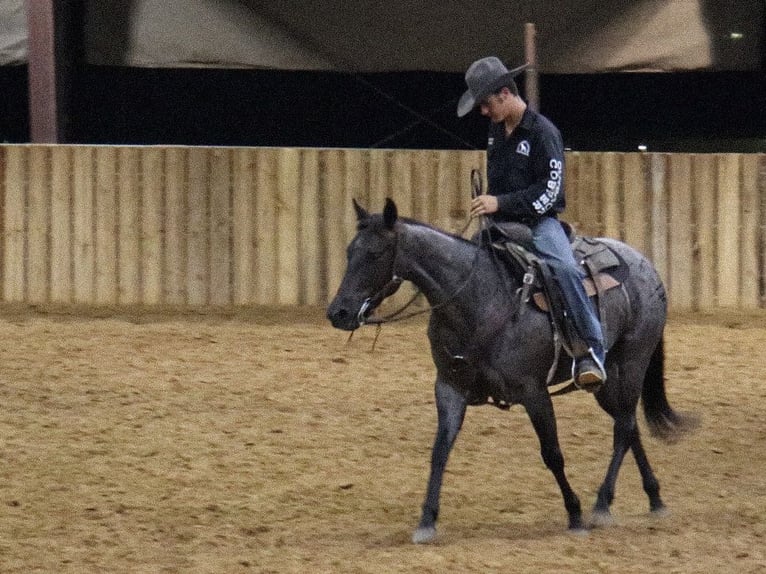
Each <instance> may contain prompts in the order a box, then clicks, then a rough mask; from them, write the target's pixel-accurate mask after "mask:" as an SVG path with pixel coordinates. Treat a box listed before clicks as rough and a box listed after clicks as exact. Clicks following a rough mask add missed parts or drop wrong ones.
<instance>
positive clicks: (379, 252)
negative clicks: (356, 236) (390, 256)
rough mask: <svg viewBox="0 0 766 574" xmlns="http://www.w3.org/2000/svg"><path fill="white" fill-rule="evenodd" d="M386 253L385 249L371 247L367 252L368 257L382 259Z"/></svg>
mask: <svg viewBox="0 0 766 574" xmlns="http://www.w3.org/2000/svg"><path fill="white" fill-rule="evenodd" d="M385 254H386V250H385V249H370V250H369V251H368V252H367V257H369V258H370V259H380V258H381V257H383V255H385Z"/></svg>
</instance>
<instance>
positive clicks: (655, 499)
mask: <svg viewBox="0 0 766 574" xmlns="http://www.w3.org/2000/svg"><path fill="white" fill-rule="evenodd" d="M631 449H632V450H633V456H634V458H635V459H636V464H637V465H638V470H639V472H640V473H641V482H642V484H643V487H644V492H646V495H647V496H648V497H649V510H651V511H652V512H653V513H657V514H661V513H662V512H664V510H665V504H664V503H663V502H662V499H661V498H660V483H659V481H658V480H657V477H656V476H654V471H653V470H652V467H651V465H650V464H649V459H648V458H647V457H646V452H644V445H643V444H642V443H641V435H640V433H639V432H638V429H636V437H635V439H634V440H633V444H632V445H631Z"/></svg>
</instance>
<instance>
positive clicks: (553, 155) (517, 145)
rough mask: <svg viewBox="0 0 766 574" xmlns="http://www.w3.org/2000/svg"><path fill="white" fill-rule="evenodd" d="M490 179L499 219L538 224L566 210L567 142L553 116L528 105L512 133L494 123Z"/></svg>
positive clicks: (489, 162)
mask: <svg viewBox="0 0 766 574" xmlns="http://www.w3.org/2000/svg"><path fill="white" fill-rule="evenodd" d="M487 182H488V188H489V189H488V191H489V193H490V194H492V195H494V196H496V197H497V200H498V211H497V212H496V213H495V214H494V215H493V218H494V219H495V220H496V221H518V222H521V223H525V224H527V225H533V224H534V223H536V222H537V221H538V220H539V219H540V218H541V217H544V216H550V217H556V215H557V214H558V213H561V212H562V211H563V210H564V206H565V199H564V143H563V140H562V137H561V133H560V132H559V130H558V129H557V128H556V126H554V125H553V123H551V121H550V120H549V119H548V118H546V117H545V116H542V115H540V114H538V113H537V112H535V111H532V110H531V109H530V108H527V109H526V110H525V112H524V115H523V116H522V118H521V121H520V122H519V125H518V126H516V128H515V129H514V130H513V133H511V135H510V136H508V137H507V138H506V136H505V124H503V123H502V122H501V123H498V124H494V123H493V124H490V128H489V139H488V141H487Z"/></svg>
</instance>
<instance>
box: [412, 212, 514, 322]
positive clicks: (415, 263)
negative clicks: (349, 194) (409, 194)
mask: <svg viewBox="0 0 766 574" xmlns="http://www.w3.org/2000/svg"><path fill="white" fill-rule="evenodd" d="M399 243H400V245H399V251H400V253H399V256H398V259H399V261H398V264H400V265H401V266H402V270H401V271H400V273H401V275H402V277H403V278H404V279H407V280H408V281H412V282H413V283H414V284H415V285H416V286H417V287H418V288H419V289H420V290H421V291H422V292H423V294H424V295H425V296H426V298H427V299H428V302H429V303H430V304H431V306H432V307H437V306H443V305H446V304H447V303H449V307H451V308H454V309H455V310H456V311H458V312H460V314H461V315H462V316H463V317H465V316H466V315H467V314H469V315H470V314H476V315H480V314H481V309H482V308H485V307H486V305H493V304H494V305H508V304H509V301H508V297H507V295H508V293H510V292H512V291H513V290H514V287H515V286H514V285H513V284H506V283H505V281H507V280H508V279H509V278H508V277H506V276H505V273H501V272H499V270H498V269H497V268H496V267H495V266H494V265H493V264H492V261H491V259H490V257H489V256H488V253H487V252H485V251H483V250H481V249H480V248H479V247H478V246H476V245H474V244H472V243H470V242H467V241H464V240H461V239H459V238H457V237H454V236H452V235H449V234H446V233H443V232H440V231H438V230H435V229H433V228H430V227H427V226H423V225H417V224H408V225H407V226H406V231H405V232H403V233H402V234H401V235H400V239H399ZM511 282H512V280H511ZM477 303H479V304H478V305H477Z"/></svg>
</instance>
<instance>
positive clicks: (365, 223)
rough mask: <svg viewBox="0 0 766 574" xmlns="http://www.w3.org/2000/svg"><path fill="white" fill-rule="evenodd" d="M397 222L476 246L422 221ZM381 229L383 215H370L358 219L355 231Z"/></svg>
mask: <svg viewBox="0 0 766 574" xmlns="http://www.w3.org/2000/svg"><path fill="white" fill-rule="evenodd" d="M397 221H399V222H401V223H404V224H406V225H411V226H415V227H423V228H425V229H430V230H431V231H434V232H436V233H439V234H441V235H446V236H447V237H451V238H452V239H456V240H457V241H462V242H464V243H470V244H472V245H476V244H475V243H474V242H473V241H471V240H469V239H466V238H465V237H462V236H460V235H458V234H457V233H452V232H450V231H446V230H444V229H441V228H439V227H436V226H435V225H431V224H430V223H426V222H424V221H419V220H417V219H413V218H411V217H404V216H400V217H398V218H397ZM373 226H375V227H378V226H380V227H382V226H383V215H382V214H380V213H376V214H373V215H370V216H369V217H367V218H365V219H360V220H359V221H358V223H357V226H356V229H357V231H361V230H363V229H367V228H368V227H373Z"/></svg>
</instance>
